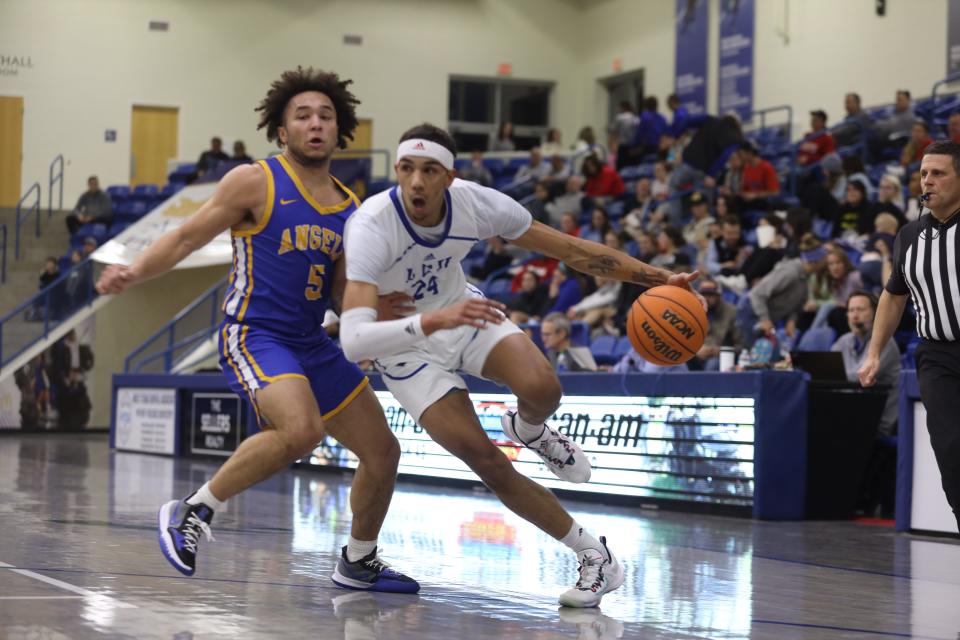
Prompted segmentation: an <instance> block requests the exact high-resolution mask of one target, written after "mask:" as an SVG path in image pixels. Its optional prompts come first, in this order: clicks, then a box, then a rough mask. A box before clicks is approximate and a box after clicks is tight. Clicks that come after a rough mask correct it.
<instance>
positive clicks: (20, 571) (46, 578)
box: [0, 561, 138, 609]
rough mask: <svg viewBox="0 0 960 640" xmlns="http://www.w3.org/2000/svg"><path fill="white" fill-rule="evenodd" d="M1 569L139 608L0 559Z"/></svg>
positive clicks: (72, 591)
mask: <svg viewBox="0 0 960 640" xmlns="http://www.w3.org/2000/svg"><path fill="white" fill-rule="evenodd" d="M0 569H6V570H7V571H9V572H10V573H17V574H19V575H22V576H25V577H27V578H32V579H34V580H38V581H40V582H43V583H46V584H48V585H50V586H52V587H57V588H58V589H63V590H64V591H70V592H71V593H76V594H79V595H80V596H81V597H83V598H100V599H106V600H110V601H111V602H112V603H114V605H115V606H116V607H118V608H120V609H137V608H138V607H137V605H135V604H130V603H129V602H123V601H122V600H117V599H116V598H114V597H113V596H108V595H105V594H102V593H97V592H96V591H90V590H89V589H84V588H83V587H78V586H76V585H72V584H70V583H69V582H64V581H63V580H57V579H56V578H51V577H49V576H45V575H43V574H40V573H37V572H36V571H31V570H30V569H21V568H19V567H17V566H15V565H12V564H7V563H6V562H3V561H0Z"/></svg>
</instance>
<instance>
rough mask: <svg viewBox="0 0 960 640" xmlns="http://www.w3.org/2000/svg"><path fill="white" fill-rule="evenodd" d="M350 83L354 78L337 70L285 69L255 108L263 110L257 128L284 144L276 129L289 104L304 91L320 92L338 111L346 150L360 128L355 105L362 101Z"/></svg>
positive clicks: (341, 140)
mask: <svg viewBox="0 0 960 640" xmlns="http://www.w3.org/2000/svg"><path fill="white" fill-rule="evenodd" d="M351 84H353V80H341V79H340V76H338V75H337V74H336V73H333V72H326V71H322V70H320V69H317V70H316V71H314V69H313V67H307V68H306V69H304V68H303V67H301V66H298V67H297V68H296V70H293V71H284V72H283V74H282V75H281V76H280V79H279V80H275V81H274V82H273V84H271V85H270V90H269V91H268V92H267V96H266V97H265V98H264V99H263V100H262V101H261V102H260V105H259V106H258V107H257V108H256V109H255V110H256V111H259V112H260V124H258V125H257V129H258V130H259V129H263V128H266V129H267V140H269V141H270V142H273V141H276V142H277V146H280V147H282V146H283V143H281V142H280V138H279V135H278V133H277V130H278V129H279V128H280V127H282V126H283V113H284V111H285V110H286V108H287V103H289V102H290V99H291V98H293V97H294V96H296V95H298V94H301V93H303V92H305V91H318V92H320V93H322V94H324V95H325V96H327V97H328V98H330V102H332V103H333V107H334V109H335V110H336V112H337V146H338V147H340V148H341V149H345V148H346V147H347V140H348V139H349V140H353V130H354V129H356V128H357V113H356V107H357V105H358V104H360V101H359V100H358V99H357V97H356V96H355V95H353V94H352V93H350V91H349V90H348V89H347V87H348V86H350V85H351Z"/></svg>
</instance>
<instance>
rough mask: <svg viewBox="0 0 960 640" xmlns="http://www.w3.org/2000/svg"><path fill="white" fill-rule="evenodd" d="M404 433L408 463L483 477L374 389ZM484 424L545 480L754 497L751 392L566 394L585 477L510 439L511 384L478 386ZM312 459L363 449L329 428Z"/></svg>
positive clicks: (669, 494) (403, 468)
mask: <svg viewBox="0 0 960 640" xmlns="http://www.w3.org/2000/svg"><path fill="white" fill-rule="evenodd" d="M376 395H377V397H378V398H379V400H380V403H381V405H382V406H383V408H384V412H385V414H386V417H387V423H388V424H389V426H390V428H391V430H393V432H394V434H395V435H396V436H397V439H398V440H399V441H400V446H401V449H402V455H401V458H400V468H399V471H400V473H406V474H411V475H418V476H429V477H434V478H451V479H464V480H477V478H476V476H475V475H474V474H473V472H472V471H471V470H470V469H469V468H468V467H467V466H466V465H465V464H464V463H463V462H461V461H460V460H459V459H458V458H456V457H455V456H453V455H451V454H450V453H448V452H447V451H446V450H444V449H443V448H442V447H441V446H440V445H438V444H437V443H435V442H434V441H433V440H432V439H431V438H430V436H429V435H428V434H427V433H426V431H425V430H424V429H423V428H422V427H420V426H419V425H418V424H416V423H415V422H414V421H413V419H412V418H411V417H410V415H409V414H408V413H407V412H406V411H405V410H404V409H403V407H401V406H400V404H399V403H398V402H397V401H396V400H395V399H394V398H393V396H392V395H391V394H390V393H389V392H386V391H376ZM470 398H471V400H472V401H473V404H474V408H475V409H476V411H477V415H478V416H479V418H480V424H481V425H482V426H483V428H484V430H485V431H486V432H487V435H488V436H489V437H490V439H491V440H492V441H493V442H494V443H495V444H496V445H497V446H498V447H499V448H500V450H501V451H503V453H504V455H506V456H507V457H508V458H509V459H510V460H512V461H513V462H514V464H515V466H516V468H517V469H518V470H519V471H520V472H521V473H524V474H525V475H527V476H528V477H530V478H532V479H535V480H536V481H537V482H539V483H540V484H543V485H545V486H547V487H551V488H558V489H566V490H571V491H583V492H585V493H608V494H616V495H627V496H637V497H655V498H665V499H674V500H685V501H695V502H707V503H718V504H730V505H740V506H751V505H752V503H753V488H754V463H753V461H754V426H755V410H754V399H753V398H709V397H626V396H564V398H563V400H562V403H561V405H560V408H559V409H558V410H557V411H556V413H555V414H554V415H553V417H552V418H551V419H550V424H551V425H552V426H553V427H554V428H556V429H558V430H559V431H560V432H561V433H564V434H566V435H568V436H569V437H571V438H572V439H573V440H575V441H576V442H577V443H578V444H579V445H580V446H581V447H582V448H583V450H584V452H585V453H586V454H587V456H588V457H589V458H590V461H591V464H592V466H593V475H592V477H591V479H590V482H588V483H585V484H570V483H567V482H563V481H561V480H559V479H558V478H556V477H555V476H554V475H553V474H552V473H550V471H548V470H547V469H546V467H545V466H544V465H543V464H542V462H541V460H540V458H539V457H538V456H537V455H536V454H534V453H533V452H532V451H531V450H529V449H526V448H524V447H522V446H520V445H519V444H517V443H515V442H512V441H510V439H509V438H507V437H506V436H505V435H504V433H503V431H502V430H501V427H500V416H501V415H503V413H504V411H506V410H507V408H508V406H513V405H514V404H515V402H516V400H515V398H514V396H512V395H507V394H486V393H471V394H470ZM304 462H307V463H309V464H313V465H322V466H335V467H345V468H355V467H356V466H357V459H356V457H355V456H354V455H353V454H352V453H350V452H349V451H347V450H346V449H344V448H343V447H342V446H341V445H340V444H339V443H338V442H337V441H336V440H334V439H333V438H331V437H329V436H328V437H326V438H325V439H324V440H323V442H321V444H320V446H318V447H317V449H316V450H315V451H314V452H313V455H311V456H310V458H309V460H305V461H304Z"/></svg>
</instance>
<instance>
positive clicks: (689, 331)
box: [663, 308, 697, 338]
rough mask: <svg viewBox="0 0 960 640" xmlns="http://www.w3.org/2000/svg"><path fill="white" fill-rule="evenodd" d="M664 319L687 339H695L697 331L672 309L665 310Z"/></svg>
mask: <svg viewBox="0 0 960 640" xmlns="http://www.w3.org/2000/svg"><path fill="white" fill-rule="evenodd" d="M663 319H664V320H666V321H667V322H669V323H670V326H671V327H673V328H675V329H676V330H677V331H679V332H680V333H681V334H683V335H684V336H686V337H687V338H693V336H694V335H696V333H697V331H696V329H694V328H693V327H691V326H690V325H688V324H687V323H686V322H685V321H684V319H683V318H681V317H680V316H678V315H677V314H676V313H675V312H674V311H673V310H672V309H669V308H667V309H664V310H663Z"/></svg>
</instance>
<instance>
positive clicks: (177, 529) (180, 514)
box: [157, 500, 214, 576]
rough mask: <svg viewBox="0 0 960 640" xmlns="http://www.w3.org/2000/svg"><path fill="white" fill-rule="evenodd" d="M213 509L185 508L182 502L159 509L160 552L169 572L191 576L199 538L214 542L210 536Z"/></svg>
mask: <svg viewBox="0 0 960 640" xmlns="http://www.w3.org/2000/svg"><path fill="white" fill-rule="evenodd" d="M211 520H213V509H211V508H210V507H208V506H207V505H205V504H187V503H186V501H185V500H171V501H170V502H168V503H166V504H164V505H163V506H162V507H160V513H159V514H158V515H157V528H158V529H159V537H160V550H161V551H162V552H163V555H164V557H166V559H167V560H168V561H169V562H170V564H172V565H173V568H174V569H176V570H177V571H179V572H180V573H182V574H183V575H185V576H192V575H193V572H194V570H195V569H196V568H197V545H198V544H199V543H200V534H201V533H203V534H204V535H205V536H206V538H207V540H209V541H210V542H213V541H214V538H213V534H212V533H210V521H211Z"/></svg>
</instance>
